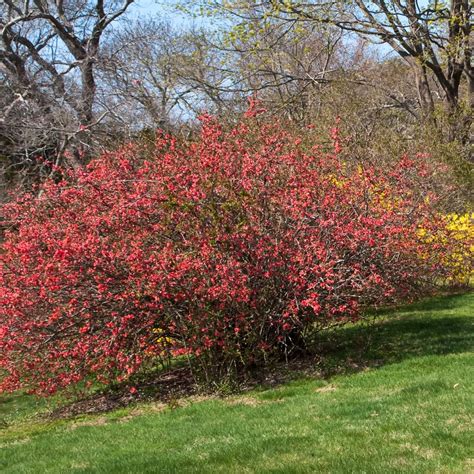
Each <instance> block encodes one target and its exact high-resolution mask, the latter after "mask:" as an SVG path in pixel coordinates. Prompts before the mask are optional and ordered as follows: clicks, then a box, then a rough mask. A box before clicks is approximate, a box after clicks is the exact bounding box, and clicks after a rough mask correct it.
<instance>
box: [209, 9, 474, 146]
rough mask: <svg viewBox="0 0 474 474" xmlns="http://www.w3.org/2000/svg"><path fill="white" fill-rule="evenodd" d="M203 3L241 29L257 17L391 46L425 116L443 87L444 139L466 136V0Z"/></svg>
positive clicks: (471, 82)
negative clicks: (411, 81)
mask: <svg viewBox="0 0 474 474" xmlns="http://www.w3.org/2000/svg"><path fill="white" fill-rule="evenodd" d="M204 3H205V4H206V5H208V6H211V7H212V8H214V9H218V10H220V11H221V12H222V13H224V15H227V16H228V17H229V16H232V17H234V19H237V27H238V29H239V31H242V30H243V31H245V34H248V31H249V27H248V25H252V24H253V23H254V22H255V20H256V18H258V21H259V22H260V24H261V25H265V24H271V23H272V22H280V23H282V24H286V25H295V24H297V23H301V24H325V25H334V26H337V27H338V28H340V29H342V30H344V31H348V32H352V33H355V34H358V35H361V36H363V37H368V38H371V39H372V40H373V41H375V42H379V43H383V44H386V45H389V46H390V47H391V48H392V49H393V50H394V51H396V52H397V53H398V54H399V55H400V56H401V57H402V58H403V60H404V61H406V62H407V63H408V64H409V65H410V67H411V69H412V71H413V73H414V75H415V78H416V86H417V90H418V95H419V101H420V104H421V107H422V109H423V112H424V115H425V117H426V118H428V119H429V120H432V119H433V111H434V109H435V105H436V102H437V96H436V91H434V90H433V84H434V86H435V89H437V88H438V87H439V89H440V90H441V92H442V101H443V102H444V104H445V108H446V111H447V115H448V117H449V118H450V124H451V126H450V127H449V133H448V138H449V139H450V140H452V139H455V138H457V139H460V140H462V141H464V142H466V141H468V140H469V130H470V128H471V125H472V109H473V106H474V69H473V68H474V65H473V64H472V47H473V44H472V38H471V36H472V35H471V13H472V6H471V3H470V2H469V0H450V1H449V2H448V3H444V2H442V1H440V0H434V2H429V3H427V2H417V1H416V0H354V2H341V1H338V0H329V1H325V0H314V1H299V0H298V1H296V0H266V1H262V2H254V1H250V0H234V1H231V2H225V3H224V2H217V1H214V0H209V1H204ZM244 25H245V26H244ZM463 78H464V83H465V86H464V85H463ZM463 89H464V90H465V99H464V100H463V99H462V91H463Z"/></svg>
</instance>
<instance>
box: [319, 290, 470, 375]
mask: <svg viewBox="0 0 474 474" xmlns="http://www.w3.org/2000/svg"><path fill="white" fill-rule="evenodd" d="M473 302H474V298H473V295H472V294H471V295H449V296H442V297H436V298H431V299H429V300H425V301H420V302H417V303H415V304H412V305H409V306H404V307H399V308H396V309H384V310H381V311H378V312H376V313H374V314H372V315H371V316H369V317H367V319H366V320H365V321H364V322H362V323H358V324H357V325H354V326H352V327H342V328H338V329H335V330H333V331H329V332H327V333H325V334H320V335H319V336H318V337H317V338H315V340H314V341H313V344H312V350H313V351H314V353H315V354H319V355H320V357H321V359H320V362H319V364H318V365H319V367H320V370H321V373H322V375H323V376H324V377H331V376H332V375H335V374H339V373H350V372H355V371H358V370H363V369H365V368H367V367H377V366H381V365H386V364H390V363H396V362H400V361H402V360H404V359H408V358H412V357H423V356H430V355H443V354H454V353H462V352H467V351H472V350H474V318H472V317H470V316H474V304H473ZM469 303H471V304H470V305H469Z"/></svg>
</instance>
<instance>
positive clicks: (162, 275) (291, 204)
mask: <svg viewBox="0 0 474 474" xmlns="http://www.w3.org/2000/svg"><path fill="white" fill-rule="evenodd" d="M255 115H257V111H256V109H255V106H254V107H253V108H251V109H250V110H249V112H248V113H247V114H246V116H245V117H244V118H243V120H242V121H241V123H240V124H238V125H237V126H236V127H235V128H234V129H233V130H230V131H224V130H223V129H222V128H221V127H220V126H219V124H218V123H217V122H216V121H215V120H214V119H213V118H211V117H207V116H205V117H203V118H202V121H203V124H202V132H201V135H200V138H199V139H198V140H197V141H195V142H191V143H179V142H177V141H176V140H175V139H174V138H172V137H169V136H162V137H160V138H159V139H158V140H157V141H156V146H155V147H154V149H153V151H152V152H151V153H150V150H147V151H145V150H144V149H143V148H142V147H141V146H140V145H138V144H130V145H127V146H125V147H123V148H121V149H120V150H119V151H116V152H113V153H108V154H105V155H103V156H101V157H100V158H98V159H96V160H95V161H93V162H92V163H90V165H88V167H87V168H86V169H84V170H78V171H74V172H70V173H69V175H67V176H64V179H63V180H61V181H60V182H48V183H46V184H45V185H44V187H43V190H42V193H41V195H40V197H34V196H31V195H25V196H22V197H21V198H19V199H18V200H17V201H16V202H14V203H12V204H10V205H8V206H6V208H5V209H4V212H5V218H6V220H7V222H8V223H9V225H10V230H9V231H8V232H7V235H6V239H5V242H4V243H3V250H2V253H1V255H0V258H1V262H0V263H1V287H0V308H1V309H0V372H1V374H0V378H1V382H0V383H1V385H0V387H1V390H15V389H18V388H26V389H30V390H32V391H35V392H37V393H43V394H51V393H53V392H55V391H56V390H57V389H60V388H63V387H66V386H68V385H70V384H75V383H77V382H80V381H86V382H87V383H91V382H92V381H94V380H98V381H100V382H104V383H108V382H111V381H116V380H119V381H120V380H126V379H127V378H128V377H130V376H131V375H132V374H134V373H135V372H137V371H138V370H139V369H140V368H141V367H144V366H149V365H153V364H156V363H157V362H158V361H159V360H160V359H162V358H164V357H174V356H178V355H187V356H188V357H189V360H190V362H191V364H194V367H196V368H201V369H202V371H203V372H204V373H205V374H206V375H207V376H209V377H212V376H214V377H218V376H222V374H224V373H226V372H227V371H236V370H241V369H244V368H246V367H250V366H253V365H256V364H262V363H264V362H265V361H266V360H268V359H269V358H270V357H272V356H278V354H284V353H285V352H286V353H288V352H289V351H291V350H293V349H294V348H295V347H297V346H299V345H301V344H302V343H303V341H302V335H303V334H304V333H305V331H307V330H308V329H309V328H311V327H313V326H314V325H315V324H317V325H319V326H320V327H324V326H325V325H327V324H332V323H334V322H344V321H353V320H356V319H357V318H358V317H359V315H360V312H361V309H362V308H363V307H365V306H367V305H380V304H386V303H387V302H393V301H396V300H398V299H407V298H410V297H412V296H414V295H416V294H419V292H420V291H422V290H423V289H424V288H425V287H426V286H427V285H429V283H430V281H431V280H432V279H433V278H435V277H436V275H437V272H438V271H441V270H442V269H441V268H439V264H437V263H436V262H439V261H440V259H439V258H438V256H437V255H433V258H432V257H431V254H430V253H427V250H426V246H427V244H426V242H425V241H424V240H423V239H422V238H420V236H419V229H420V228H421V227H423V228H424V229H428V230H427V231H430V232H431V231H434V230H435V228H436V226H437V223H436V222H435V221H434V220H433V217H432V215H433V214H432V212H431V209H430V206H431V204H430V205H428V204H427V200H426V199H423V197H424V196H426V194H427V193H429V191H427V190H423V189H421V188H422V187H423V186H424V184H423V183H427V182H428V181H429V176H428V175H429V172H428V171H427V169H426V168H425V166H424V165H423V164H422V163H421V164H420V163H418V160H410V159H409V158H408V157H403V158H402V159H401V160H400V162H399V163H397V164H396V165H394V166H393V168H392V169H388V170H384V171H381V170H378V169H376V168H374V167H372V166H364V167H361V166H359V167H354V169H352V170H351V169H350V167H348V166H346V165H345V164H344V163H342V161H341V158H340V153H341V144H340V142H339V139H338V133H337V130H333V131H332V137H333V140H334V149H333V150H332V151H331V152H323V151H321V150H320V149H318V148H314V149H306V148H304V147H303V146H302V144H301V140H300V139H299V138H298V137H294V136H292V135H290V134H289V133H286V132H285V131H284V130H283V129H282V128H281V127H280V126H278V125H274V124H273V125H265V124H262V123H261V122H260V119H259V118H256V117H255ZM426 186H427V187H428V184H426ZM421 195H424V196H423V197H420V196H421ZM435 200H436V196H434V195H430V203H433V202H435ZM441 250H442V246H441V245H440V246H438V247H436V248H435V249H434V252H435V253H436V252H438V251H441ZM421 254H423V255H424V257H423V258H420V255H421Z"/></svg>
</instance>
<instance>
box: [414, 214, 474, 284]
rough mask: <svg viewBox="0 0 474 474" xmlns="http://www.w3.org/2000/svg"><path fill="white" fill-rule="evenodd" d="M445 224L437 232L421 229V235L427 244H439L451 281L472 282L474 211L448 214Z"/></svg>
mask: <svg viewBox="0 0 474 474" xmlns="http://www.w3.org/2000/svg"><path fill="white" fill-rule="evenodd" d="M441 219H442V221H443V222H444V225H443V226H442V227H441V228H438V231H437V232H434V233H433V232H430V231H427V230H426V229H423V228H422V229H420V230H419V235H420V237H421V238H422V240H423V242H424V243H426V244H433V245H435V244H438V246H441V247H442V248H443V251H442V252H440V255H442V257H441V262H440V263H442V265H443V266H444V267H445V268H446V271H447V279H448V281H449V282H451V283H457V284H470V283H471V282H472V279H473V277H474V213H465V214H456V213H451V214H446V215H444V216H442V217H441Z"/></svg>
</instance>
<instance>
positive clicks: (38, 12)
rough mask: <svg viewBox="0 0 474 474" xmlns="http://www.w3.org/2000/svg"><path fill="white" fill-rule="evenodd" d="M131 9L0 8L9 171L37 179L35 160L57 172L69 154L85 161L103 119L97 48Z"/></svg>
mask: <svg viewBox="0 0 474 474" xmlns="http://www.w3.org/2000/svg"><path fill="white" fill-rule="evenodd" d="M133 1H134V0H121V1H118V0H22V1H20V0H3V1H2V3H1V4H0V33H1V38H0V78H1V81H2V88H3V89H4V90H5V91H7V94H8V96H9V97H10V100H8V101H7V102H3V103H2V104H1V106H2V110H1V116H0V136H1V137H3V138H2V140H5V139H6V138H5V137H8V138H7V147H6V149H5V150H4V153H5V154H6V155H8V156H9V157H10V158H11V161H12V163H11V165H13V166H19V167H24V166H26V167H30V168H31V166H32V167H33V168H34V169H35V170H36V171H35V172H37V170H38V167H37V166H36V165H37V163H36V161H35V156H37V155H40V156H43V157H47V158H48V159H51V158H52V159H54V161H55V162H56V164H59V163H60V161H61V160H62V159H63V157H64V151H65V150H67V149H69V150H71V151H72V152H73V156H74V157H75V160H76V161H77V162H80V161H81V156H83V155H84V153H85V154H86V155H87V153H88V151H89V147H90V146H91V145H92V144H93V143H92V142H91V136H92V134H91V130H92V129H93V128H94V127H95V126H96V125H97V124H98V123H100V121H101V120H102V119H103V116H104V115H103V114H104V112H103V111H100V110H96V108H95V98H96V93H97V77H96V68H97V60H98V57H99V53H100V48H101V40H102V38H103V36H104V33H105V31H106V30H107V29H108V28H109V27H110V25H111V24H112V23H114V22H115V21H116V20H118V19H119V17H121V16H122V15H123V14H124V13H125V12H126V10H127V9H128V7H129V6H130V4H131V3H132V2H133ZM30 165H31V166H30ZM43 168H44V167H43V166H40V168H39V169H43Z"/></svg>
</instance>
